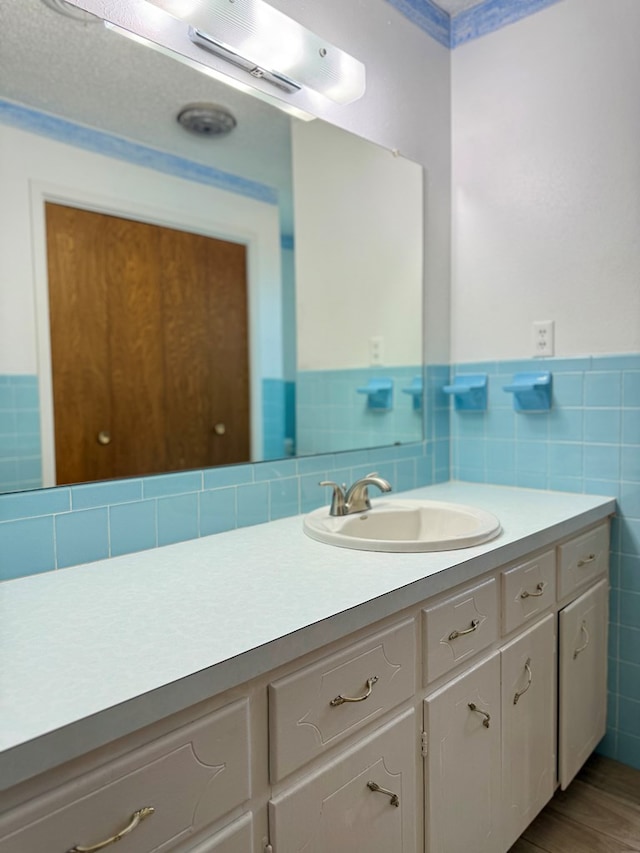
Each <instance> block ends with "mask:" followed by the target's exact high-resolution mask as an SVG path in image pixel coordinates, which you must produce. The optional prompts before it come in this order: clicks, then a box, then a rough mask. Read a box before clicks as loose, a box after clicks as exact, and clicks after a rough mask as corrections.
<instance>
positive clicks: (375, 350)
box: [369, 335, 384, 367]
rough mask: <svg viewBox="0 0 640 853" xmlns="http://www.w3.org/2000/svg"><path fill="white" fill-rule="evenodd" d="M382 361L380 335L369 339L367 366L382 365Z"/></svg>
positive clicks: (381, 338) (382, 353) (381, 339)
mask: <svg viewBox="0 0 640 853" xmlns="http://www.w3.org/2000/svg"><path fill="white" fill-rule="evenodd" d="M383 359H384V338H383V337H382V335H374V336H373V337H371V338H369V364H370V365H371V367H375V366H376V365H377V364H382V361H383Z"/></svg>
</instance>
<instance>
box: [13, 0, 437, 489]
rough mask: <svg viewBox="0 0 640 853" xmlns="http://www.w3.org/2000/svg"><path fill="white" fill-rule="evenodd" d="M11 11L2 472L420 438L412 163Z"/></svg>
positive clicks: (156, 467)
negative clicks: (187, 121) (205, 106)
mask: <svg viewBox="0 0 640 853" xmlns="http://www.w3.org/2000/svg"><path fill="white" fill-rule="evenodd" d="M53 5H56V4H55V3H54V4H53ZM0 26H2V31H3V48H2V51H1V52H0V99H1V100H0V151H1V158H0V170H1V173H0V181H1V186H2V192H1V194H0V491H14V490H20V489H25V488H38V487H41V486H50V485H55V484H61V483H67V482H80V481H86V480H101V479H109V478H112V477H122V476H133V475H141V474H150V473H159V472H165V471H175V470H182V469H186V468H200V467H210V466H212V465H218V464H229V463H231V462H243V461H249V460H253V461H257V460H262V459H277V458H282V457H285V456H291V455H294V454H310V453H318V452H331V451H339V450H350V449H356V448H362V447H373V446H381V445H388V444H394V443H400V442H405V441H417V440H420V439H421V438H422V397H421V373H422V368H421V361H422V358H421V356H422V310H421V304H422V302H421V300H422V276H423V272H422V270H423V258H422V245H423V212H422V211H423V199H422V184H423V180H422V170H421V168H420V167H418V166H416V165H415V164H412V163H410V162H408V161H406V160H404V159H403V158H401V157H397V156H394V155H393V154H392V153H391V152H388V151H386V150H384V149H381V148H379V147H377V146H375V145H373V144H371V143H369V142H366V141H364V140H362V139H359V138H357V137H355V136H353V135H351V134H348V133H346V132H344V131H341V130H338V129H336V128H335V127H332V126H330V125H328V124H326V123H324V122H321V121H318V120H314V121H309V122H305V121H301V120H299V119H292V118H291V117H290V116H288V115H285V114H284V113H283V112H281V111H279V110H277V109H275V108H274V107H272V106H270V105H267V104H265V103H263V102H261V101H259V100H257V99H255V98H252V97H250V96H248V95H245V94H242V93H240V92H238V91H235V90H234V89H231V88H228V87H225V86H224V85H223V84H220V83H218V82H217V81H213V80H211V79H210V78H208V77H205V76H203V75H201V74H199V73H198V72H196V71H194V70H193V69H191V68H187V67H185V66H183V65H181V64H178V63H175V62H173V61H172V60H171V59H170V58H168V57H166V56H162V55H160V54H158V53H155V52H153V51H150V50H147V49H145V48H143V47H141V46H140V45H137V44H134V43H132V42H130V41H129V40H126V39H121V38H119V37H118V36H117V35H114V34H113V33H110V32H108V31H107V30H106V29H105V28H104V27H103V26H102V24H101V22H99V21H98V22H96V23H94V22H86V21H82V20H78V19H73V18H70V17H67V16H64V15H61V14H58V13H57V12H56V11H54V10H53V9H52V8H51V6H50V5H48V4H47V3H45V2H44V0H3V4H2V8H1V9H0ZM44 32H46V33H47V38H46V39H44V38H42V37H41V36H42V33H44ZM132 81H135V85H132ZM193 103H195V104H201V103H214V104H215V105H219V106H222V107H224V109H225V111H228V112H229V113H231V115H232V116H233V118H234V119H235V127H233V129H232V130H231V132H230V133H227V134H226V135H224V134H222V133H221V134H219V135H218V134H215V133H213V132H211V131H212V126H210V127H209V132H207V133H204V134H200V135H198V134H196V133H189V132H187V131H185V130H184V129H183V127H181V126H180V125H179V124H178V122H177V121H176V116H177V114H178V113H179V112H180V111H181V109H182V108H183V107H184V106H185V105H187V104H193ZM207 120H209V121H210V122H215V121H216V119H215V117H214V118H209V119H207V117H205V124H206V121H207ZM226 123H227V124H233V122H231V121H229V120H226ZM214 129H215V128H214ZM405 392H406V393H405Z"/></svg>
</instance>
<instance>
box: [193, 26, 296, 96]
mask: <svg viewBox="0 0 640 853" xmlns="http://www.w3.org/2000/svg"><path fill="white" fill-rule="evenodd" d="M189 38H190V39H191V41H192V42H193V43H194V44H197V45H198V46H199V47H203V48H204V49H205V50H208V51H210V52H211V53H214V54H215V55H216V56H219V57H220V58H221V59H224V60H226V61H227V62H230V63H231V64H232V65H235V66H237V67H238V68H242V69H243V70H244V71H247V72H248V73H249V74H251V76H252V77H256V78H258V79H260V80H265V81H266V82H267V83H271V84H272V85H273V86H277V87H278V88H279V89H282V90H283V91H284V92H288V93H290V94H291V93H293V92H299V91H300V89H302V86H301V85H300V84H299V83H296V82H295V80H291V78H290V77H286V76H285V75H284V74H279V73H278V72H277V71H269V70H268V69H266V68H262V67H261V66H260V65H257V64H256V63H255V62H252V61H251V60H250V59H247V58H246V57H244V56H242V55H241V54H239V53H237V52H236V51H235V50H232V49H231V48H230V47H228V46H227V45H225V44H223V43H222V42H219V41H217V40H216V39H214V38H213V36H210V35H209V34H208V33H204V32H202V30H199V29H197V28H196V27H189Z"/></svg>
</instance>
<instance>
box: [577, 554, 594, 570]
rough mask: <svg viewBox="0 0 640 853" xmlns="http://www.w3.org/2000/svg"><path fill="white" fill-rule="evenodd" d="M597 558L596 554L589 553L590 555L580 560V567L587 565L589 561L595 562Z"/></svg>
mask: <svg viewBox="0 0 640 853" xmlns="http://www.w3.org/2000/svg"><path fill="white" fill-rule="evenodd" d="M595 558H596V555H595V554H589V556H588V557H582V559H580V560H578V568H581V567H582V566H586V565H587V563H593V561H594V560H595Z"/></svg>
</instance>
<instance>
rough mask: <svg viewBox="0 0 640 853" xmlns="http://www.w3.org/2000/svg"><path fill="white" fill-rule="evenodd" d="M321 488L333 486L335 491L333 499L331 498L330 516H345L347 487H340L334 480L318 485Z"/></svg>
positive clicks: (324, 481) (323, 481)
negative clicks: (345, 491)
mask: <svg viewBox="0 0 640 853" xmlns="http://www.w3.org/2000/svg"><path fill="white" fill-rule="evenodd" d="M318 485H319V486H331V488H332V489H333V497H332V498H331V509H330V510H329V515H344V514H345V508H346V506H345V500H344V490H345V486H340V485H339V484H338V483H334V482H333V480H322V482H320V483H318Z"/></svg>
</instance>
